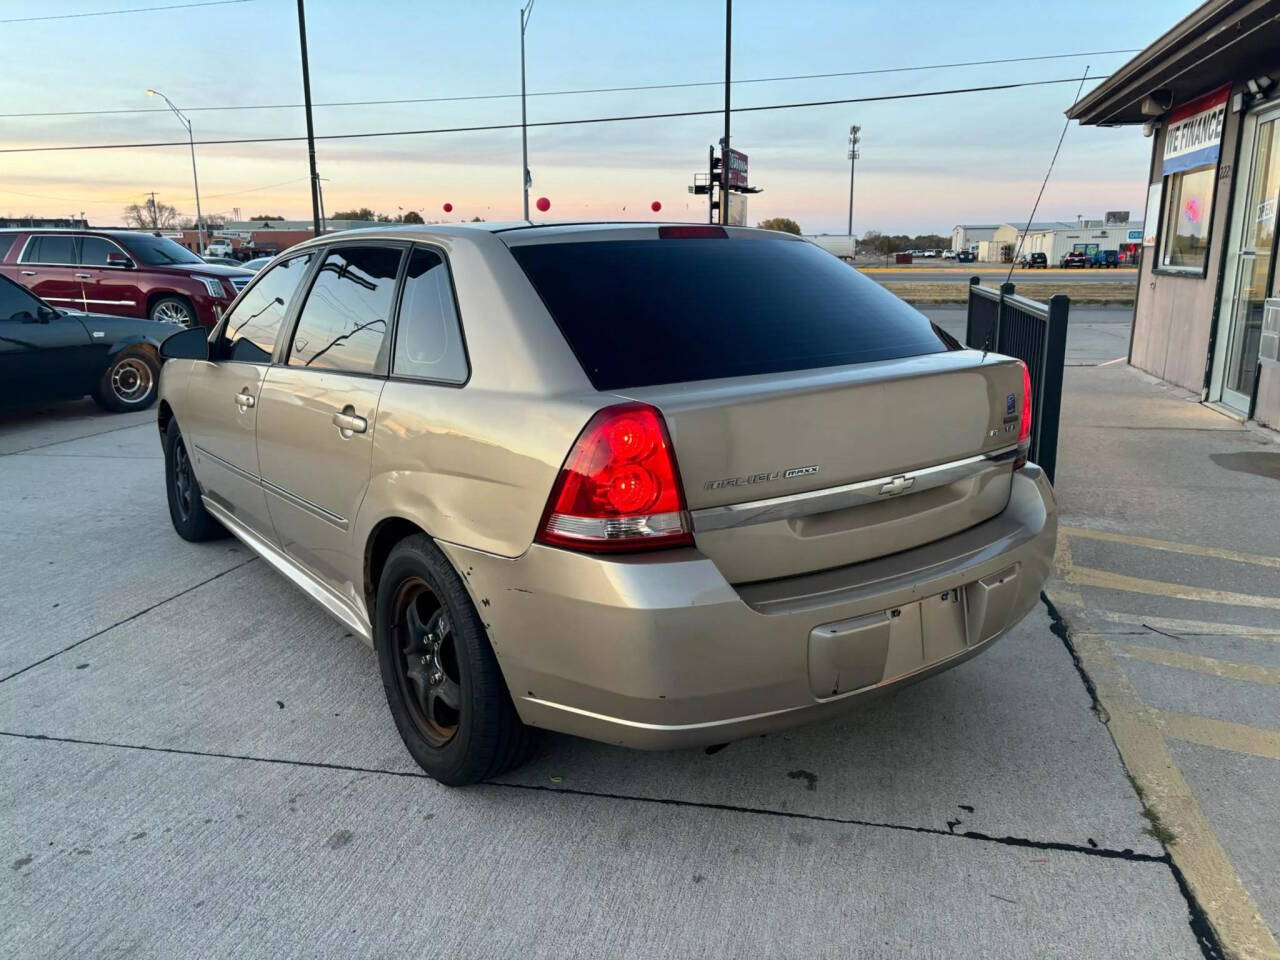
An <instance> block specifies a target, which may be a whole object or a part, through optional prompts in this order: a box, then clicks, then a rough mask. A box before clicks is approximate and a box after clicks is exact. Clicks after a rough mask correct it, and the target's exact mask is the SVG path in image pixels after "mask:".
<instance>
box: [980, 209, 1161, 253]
mask: <svg viewBox="0 0 1280 960" xmlns="http://www.w3.org/2000/svg"><path fill="white" fill-rule="evenodd" d="M1122 216H1125V215H1124V214H1122ZM1024 231H1025V232H1026V239H1024V240H1023V241H1022V244H1021V250H1019V243H1018V241H1019V238H1020V237H1021V236H1022V235H1023V232H1024ZM1141 249H1142V222H1141V221H1140V220H1139V221H1133V220H1129V219H1127V216H1126V219H1124V220H1123V221H1119V222H1117V221H1116V220H1114V219H1110V220H1108V219H1103V220H1078V221H1076V222H1075V223H1070V222H1068V221H1064V220H1046V221H1037V222H1035V223H1032V224H1030V226H1028V225H1027V224H1026V223H1016V224H1015V223H1002V224H1001V225H1000V226H999V227H997V228H996V230H995V232H994V234H993V235H992V237H991V239H990V240H985V241H983V242H982V243H980V244H979V251H978V259H979V260H990V261H994V262H999V263H1009V262H1010V261H1011V260H1012V259H1013V258H1014V257H1015V256H1017V257H1023V256H1026V255H1027V254H1030V253H1043V254H1044V255H1045V258H1046V259H1047V260H1048V261H1049V263H1050V264H1051V265H1052V264H1057V263H1058V262H1059V261H1060V260H1061V259H1062V258H1063V257H1064V256H1065V255H1066V254H1068V253H1070V252H1071V251H1072V250H1082V251H1084V252H1085V253H1089V254H1093V253H1096V252H1098V251H1106V250H1114V251H1116V254H1117V256H1118V258H1119V260H1120V262H1121V263H1136V262H1137V260H1138V254H1139V252H1140V251H1141Z"/></svg>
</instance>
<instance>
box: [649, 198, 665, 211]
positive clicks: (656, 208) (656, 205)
mask: <svg viewBox="0 0 1280 960" xmlns="http://www.w3.org/2000/svg"><path fill="white" fill-rule="evenodd" d="M649 209H650V210H652V211H653V212H654V213H657V212H658V211H659V210H661V209H662V204H660V203H659V202H658V201H657V200H655V201H653V203H651V204H649Z"/></svg>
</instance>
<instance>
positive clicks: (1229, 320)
mask: <svg viewBox="0 0 1280 960" xmlns="http://www.w3.org/2000/svg"><path fill="white" fill-rule="evenodd" d="M1067 115H1068V116H1069V117H1071V118H1073V119H1075V120H1078V121H1079V122H1080V123H1081V124H1083V125H1088V126H1107V127H1112V126H1122V125H1129V126H1133V127H1135V128H1139V129H1141V130H1142V132H1143V134H1144V135H1145V136H1147V137H1149V138H1150V139H1151V166H1150V170H1149V176H1148V178H1147V209H1146V218H1145V221H1146V227H1145V228H1144V230H1143V235H1142V257H1141V268H1140V274H1139V279H1138V294H1137V302H1136V304H1135V306H1134V317H1133V333H1132V339H1131V342H1130V347H1129V362H1130V363H1132V364H1133V365H1134V366H1136V367H1138V368H1140V369H1142V370H1146V371H1147V372H1149V373H1152V374H1155V375H1156V376H1158V377H1161V378H1162V379H1164V380H1168V381H1170V382H1172V383H1176V384H1179V385H1181V386H1183V387H1186V388H1188V389H1190V390H1193V391H1195V392H1197V393H1199V394H1200V397H1201V399H1202V400H1203V401H1204V402H1205V403H1208V404H1211V405H1212V406H1214V407H1215V408H1216V409H1218V410H1220V411H1222V412H1223V413H1226V414H1228V415H1230V416H1233V417H1236V418H1238V419H1241V420H1245V419H1250V418H1252V419H1254V420H1256V421H1257V422H1259V423H1262V424H1265V425H1268V426H1271V427H1280V284H1278V283H1277V275H1276V238H1277V231H1276V208H1277V204H1278V202H1280V0H1210V2H1209V3H1205V4H1203V5H1202V6H1200V7H1199V8H1198V9H1196V10H1195V11H1194V12H1193V13H1191V14H1190V15H1189V16H1187V17H1186V18H1185V19H1183V20H1182V21H1181V22H1180V23H1178V24H1176V25H1175V26H1174V27H1173V28H1172V29H1170V30H1169V31H1168V32H1167V33H1166V34H1164V36H1162V37H1160V38H1159V39H1158V40H1156V41H1155V42H1154V43H1152V44H1151V45H1150V46H1149V47H1147V48H1146V49H1145V50H1143V51H1142V52H1141V53H1139V54H1138V55H1137V56H1136V57H1134V58H1133V59H1132V60H1130V61H1129V62H1128V63H1126V64H1125V65H1124V66H1123V67H1121V68H1119V69H1118V70H1115V71H1113V72H1112V73H1111V75H1110V76H1109V77H1108V78H1107V79H1106V80H1105V81H1104V82H1103V83H1102V84H1101V85H1099V86H1098V87H1097V89H1095V90H1093V91H1092V92H1091V93H1089V94H1088V95H1087V96H1085V97H1083V98H1082V99H1081V100H1080V101H1079V102H1078V103H1076V104H1075V105H1073V106H1072V107H1071V109H1070V110H1068V111H1067ZM1135 134H1136V131H1135Z"/></svg>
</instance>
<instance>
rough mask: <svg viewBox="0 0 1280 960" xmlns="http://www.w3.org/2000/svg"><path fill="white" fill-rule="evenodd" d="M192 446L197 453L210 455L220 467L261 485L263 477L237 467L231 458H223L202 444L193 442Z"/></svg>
mask: <svg viewBox="0 0 1280 960" xmlns="http://www.w3.org/2000/svg"><path fill="white" fill-rule="evenodd" d="M191 446H192V447H193V448H194V449H195V451H196V453H198V454H200V455H201V456H202V457H208V458H209V459H210V460H212V461H214V462H215V463H216V464H218V466H220V467H225V468H226V469H228V470H230V471H231V472H232V473H234V474H235V475H236V476H237V477H239V478H240V479H242V480H248V481H249V482H250V483H255V484H258V485H259V486H260V485H261V484H262V478H261V477H258V476H256V475H254V474H252V473H250V472H249V471H248V470H244V469H242V468H240V467H237V466H236V465H235V464H234V463H232V462H231V461H229V460H223V459H222V458H221V457H220V456H218V455H217V454H216V453H210V452H209V451H208V450H206V449H205V448H204V447H202V446H200V444H198V443H193V444H192V445H191Z"/></svg>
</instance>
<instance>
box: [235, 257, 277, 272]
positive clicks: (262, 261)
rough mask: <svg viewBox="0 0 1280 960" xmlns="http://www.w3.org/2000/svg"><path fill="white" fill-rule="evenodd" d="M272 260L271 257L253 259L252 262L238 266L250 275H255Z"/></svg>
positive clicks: (247, 261)
mask: <svg viewBox="0 0 1280 960" xmlns="http://www.w3.org/2000/svg"><path fill="white" fill-rule="evenodd" d="M271 260H272V258H271V257H254V258H253V259H252V260H246V261H245V262H244V263H242V264H240V266H242V267H244V269H246V270H248V271H249V272H250V273H257V272H258V271H259V270H261V269H262V268H263V267H265V266H266V265H267V264H268V263H270V262H271Z"/></svg>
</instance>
